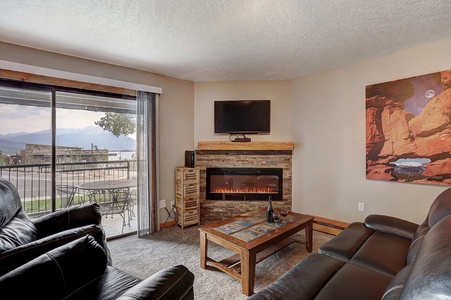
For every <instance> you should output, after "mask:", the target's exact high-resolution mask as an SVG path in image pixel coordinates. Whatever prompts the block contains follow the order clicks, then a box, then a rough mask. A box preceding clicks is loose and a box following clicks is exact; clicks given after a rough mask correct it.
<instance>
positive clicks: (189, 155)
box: [185, 150, 194, 168]
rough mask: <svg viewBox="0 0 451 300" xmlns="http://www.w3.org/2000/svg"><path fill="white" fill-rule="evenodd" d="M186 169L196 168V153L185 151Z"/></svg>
mask: <svg viewBox="0 0 451 300" xmlns="http://www.w3.org/2000/svg"><path fill="white" fill-rule="evenodd" d="M185 167H187V168H194V151H191V150H186V151H185Z"/></svg>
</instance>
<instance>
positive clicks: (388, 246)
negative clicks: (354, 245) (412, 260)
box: [351, 231, 411, 277]
mask: <svg viewBox="0 0 451 300" xmlns="http://www.w3.org/2000/svg"><path fill="white" fill-rule="evenodd" d="M410 243H411V240H410V239H406V238H402V237H399V236H397V235H392V234H388V233H383V232H379V231H376V232H374V233H373V234H372V235H371V236H370V237H369V238H368V239H367V240H366V242H365V243H364V244H363V245H362V247H360V249H359V250H358V251H357V252H356V253H355V255H354V256H353V257H352V259H351V262H352V263H354V264H358V265H360V266H362V267H365V268H368V269H371V270H373V271H376V272H380V273H383V274H385V275H388V276H391V277H393V276H395V275H396V273H398V272H399V271H400V270H401V269H402V268H404V267H405V266H406V257H407V253H408V251H409V246H410Z"/></svg>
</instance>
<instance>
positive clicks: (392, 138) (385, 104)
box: [365, 70, 451, 186]
mask: <svg viewBox="0 0 451 300" xmlns="http://www.w3.org/2000/svg"><path fill="white" fill-rule="evenodd" d="M365 93H366V95H365V96H366V178H367V179H372V180H388V181H396V182H409V183H419V184H435V185H447V186H451V70H445V71H441V72H435V73H430V74H425V75H420V76H415V77H409V78H404V79H400V80H395V81H389V82H384V83H378V84H372V85H367V86H366V88H365Z"/></svg>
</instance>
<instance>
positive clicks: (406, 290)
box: [249, 189, 451, 300]
mask: <svg viewBox="0 0 451 300" xmlns="http://www.w3.org/2000/svg"><path fill="white" fill-rule="evenodd" d="M450 214H451V189H448V190H445V191H444V192H442V193H441V194H440V195H439V196H438V197H437V198H436V199H435V201H434V202H433V203H432V205H431V207H430V210H429V213H428V215H427V217H426V220H425V221H424V222H423V223H422V224H420V225H418V224H414V223H411V222H408V221H405V220H401V219H398V218H394V217H389V216H384V215H370V216H368V217H367V218H366V219H365V222H364V223H360V222H355V223H352V224H350V225H349V226H348V227H347V228H346V229H345V230H343V232H341V233H340V234H338V235H337V236H336V237H334V238H333V239H332V240H330V241H329V242H327V243H326V244H324V245H323V246H322V247H320V248H319V250H318V253H312V254H310V255H309V256H308V257H307V258H306V259H305V260H303V261H302V262H301V263H299V264H298V265H297V266H295V267H294V268H293V269H292V270H290V271H289V272H288V273H286V274H285V275H284V276H283V277H282V278H280V279H279V280H278V281H276V282H275V283H274V284H272V285H271V286H269V287H267V288H265V289H263V290H261V291H259V292H258V293H256V294H254V295H253V296H251V297H250V298H249V299H250V300H262V299H268V300H269V299H271V300H277V299H284V300H289V299H333V300H340V299H343V300H345V299H346V300H352V299H365V300H368V299H383V300H392V299H421V300H424V299H451V215H450Z"/></svg>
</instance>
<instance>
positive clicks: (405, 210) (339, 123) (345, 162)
mask: <svg viewBox="0 0 451 300" xmlns="http://www.w3.org/2000/svg"><path fill="white" fill-rule="evenodd" d="M450 68H451V38H447V39H443V40H439V41H436V42H433V43H428V44H423V45H420V46H417V47H413V48H409V49H406V50H402V51H398V52H395V53H392V54H389V55H386V56H382V57H377V58H374V59H369V60H365V61H362V62H359V63H355V64H352V65H349V66H346V67H343V68H337V69H334V70H329V71H326V72H321V73H317V74H313V75H310V76H305V77H301V78H298V79H296V80H295V81H294V82H293V89H292V97H293V100H292V119H293V141H294V142H295V154H294V158H293V209H294V210H295V211H299V212H307V213H310V214H314V215H318V216H323V217H327V218H332V219H337V220H342V221H348V222H351V221H361V220H363V219H364V217H365V216H367V215H368V214H372V213H376V214H388V215H394V216H397V217H400V218H404V219H407V220H411V221H414V222H417V223H418V222H422V221H423V220H424V219H425V216H426V214H427V211H428V209H429V206H430V204H431V202H432V201H433V199H434V198H435V197H436V195H438V194H439V193H440V192H441V191H443V190H444V189H445V188H446V187H443V186H433V185H419V184H406V183H395V182H386V181H371V180H367V179H365V86H366V85H369V84H374V83H380V82H386V81H391V80H396V79H401V78H406V77H412V76H417V75H422V74H428V73H432V72H436V71H442V70H446V69H450ZM358 202H363V203H365V211H364V212H359V211H358V210H357V206H358Z"/></svg>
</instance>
